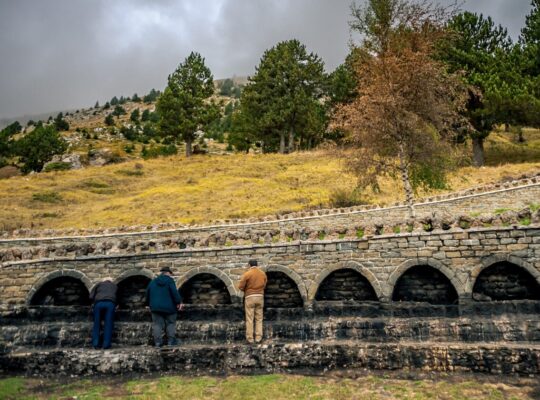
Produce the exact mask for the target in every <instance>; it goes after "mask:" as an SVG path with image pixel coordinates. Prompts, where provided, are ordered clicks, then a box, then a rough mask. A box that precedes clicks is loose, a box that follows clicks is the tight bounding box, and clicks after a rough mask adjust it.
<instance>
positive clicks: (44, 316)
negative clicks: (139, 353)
mask: <svg viewBox="0 0 540 400" xmlns="http://www.w3.org/2000/svg"><path fill="white" fill-rule="evenodd" d="M516 314H521V315H539V314H540V301H539V300H519V301H497V302H470V303H466V304H465V303H464V304H460V305H459V306H457V305H432V304H428V303H414V302H403V303H401V302H391V303H381V302H372V301H371V302H370V301H366V302H359V303H355V302H328V301H318V302H315V303H314V304H312V305H310V306H309V307H302V308H300V307H299V308H266V309H265V316H264V318H265V320H266V321H283V320H293V321H298V320H301V319H313V318H330V317H363V318H383V317H389V318H430V317H441V318H444V317H458V316H470V317H473V318H477V317H480V318H482V317H485V318H498V317H499V316H504V317H506V316H507V315H509V316H514V315H516ZM90 318H91V315H90V308H89V307H80V306H55V307H50V306H32V307H13V308H8V309H0V326H1V325H8V324H16V325H18V324H22V323H28V324H35V323H36V322H39V323H40V322H46V321H49V322H58V321H64V322H73V321H87V320H89V319H90ZM243 318H244V311H243V308H242V306H241V305H192V304H189V305H186V307H185V309H184V311H182V312H180V313H179V314H178V319H179V320H186V321H242V320H243ZM116 320H117V321H150V312H149V311H148V310H146V309H132V310H122V309H121V310H119V311H118V312H117V313H116Z"/></svg>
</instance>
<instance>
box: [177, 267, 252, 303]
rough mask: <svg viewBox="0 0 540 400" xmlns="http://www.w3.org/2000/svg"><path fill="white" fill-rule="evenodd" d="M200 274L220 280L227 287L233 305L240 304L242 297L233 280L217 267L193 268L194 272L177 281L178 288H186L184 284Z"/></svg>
mask: <svg viewBox="0 0 540 400" xmlns="http://www.w3.org/2000/svg"><path fill="white" fill-rule="evenodd" d="M200 274H209V275H213V276H215V277H216V278H218V279H219V280H220V281H222V282H223V284H224V285H225V288H226V289H227V292H228V293H229V296H230V301H231V303H238V302H240V298H241V296H240V295H239V292H238V290H237V289H236V287H235V285H234V283H233V281H232V280H231V278H230V277H229V276H228V275H227V274H226V273H224V272H223V271H221V270H219V269H217V268H215V267H197V268H193V269H192V270H190V271H188V273H186V274H185V275H183V276H182V277H181V278H180V279H178V280H177V281H176V287H177V288H178V289H179V290H180V289H181V288H182V286H184V284H186V283H187V282H188V281H189V280H190V279H192V278H194V277H195V276H197V275H200Z"/></svg>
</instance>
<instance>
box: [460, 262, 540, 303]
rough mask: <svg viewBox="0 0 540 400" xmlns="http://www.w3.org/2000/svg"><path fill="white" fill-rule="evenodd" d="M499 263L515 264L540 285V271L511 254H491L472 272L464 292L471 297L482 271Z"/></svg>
mask: <svg viewBox="0 0 540 400" xmlns="http://www.w3.org/2000/svg"><path fill="white" fill-rule="evenodd" d="M501 262H508V263H511V264H515V265H517V266H518V267H521V268H523V269H524V270H525V271H527V272H528V273H529V274H531V275H532V276H533V277H534V279H536V282H537V283H538V284H539V285H540V271H539V270H537V269H536V268H534V267H533V266H532V265H531V264H529V263H528V262H526V261H524V260H523V259H521V258H520V257H516V256H514V255H512V254H506V253H502V254H493V255H491V256H489V257H485V258H483V259H482V261H481V263H480V265H478V266H477V267H475V268H474V269H473V270H472V272H471V275H470V279H469V280H468V281H467V285H466V291H467V293H468V294H469V295H470V296H471V297H472V292H473V288H474V284H475V283H476V280H477V279H478V276H479V275H480V274H481V273H482V271H483V270H485V269H486V268H489V267H491V266H492V265H494V264H497V263H501Z"/></svg>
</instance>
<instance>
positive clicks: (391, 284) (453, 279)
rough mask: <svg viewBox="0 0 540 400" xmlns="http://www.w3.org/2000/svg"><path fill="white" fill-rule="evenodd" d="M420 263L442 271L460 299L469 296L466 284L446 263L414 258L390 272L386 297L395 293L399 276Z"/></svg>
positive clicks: (389, 297) (390, 297) (390, 296)
mask: <svg viewBox="0 0 540 400" xmlns="http://www.w3.org/2000/svg"><path fill="white" fill-rule="evenodd" d="M420 265H425V266H427V267H431V268H434V269H436V270H437V271H439V272H440V273H442V274H443V275H444V276H445V277H446V278H447V279H448V280H449V281H450V283H451V284H452V286H453V287H454V289H455V291H456V292H457V295H458V297H459V298H460V299H462V298H465V297H466V296H467V294H468V293H467V290H466V286H465V284H464V283H463V282H461V280H460V279H459V278H458V277H457V276H456V274H455V272H454V271H452V270H451V269H450V268H448V267H447V266H446V265H444V264H442V263H441V262H440V261H437V260H434V259H431V258H427V259H426V258H414V259H409V260H407V261H405V262H403V263H402V264H401V265H399V266H398V267H397V268H396V269H395V270H394V271H393V272H392V273H391V274H390V277H389V278H388V281H387V282H386V287H385V291H386V297H387V298H388V299H390V300H391V299H392V296H393V294H394V288H395V286H396V283H397V281H398V280H399V278H401V276H402V275H403V274H404V273H405V272H407V270H409V269H410V268H412V267H416V266H420Z"/></svg>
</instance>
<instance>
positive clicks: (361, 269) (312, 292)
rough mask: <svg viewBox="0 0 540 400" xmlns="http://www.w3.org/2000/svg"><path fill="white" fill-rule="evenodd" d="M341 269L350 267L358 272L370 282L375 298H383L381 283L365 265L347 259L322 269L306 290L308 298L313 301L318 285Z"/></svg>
mask: <svg viewBox="0 0 540 400" xmlns="http://www.w3.org/2000/svg"><path fill="white" fill-rule="evenodd" d="M341 269H351V270H354V271H356V272H358V273H359V274H360V275H362V276H363V277H364V278H365V279H367V281H368V282H369V283H370V285H371V288H372V289H373V290H374V291H375V295H376V296H377V299H379V300H381V299H384V298H385V293H384V292H383V290H382V287H381V284H380V282H379V280H378V279H377V277H376V276H375V275H374V274H373V272H371V271H370V270H369V269H368V268H367V267H365V266H364V265H362V264H360V263H358V262H355V261H348V262H345V263H340V264H336V265H333V266H331V267H328V268H326V269H325V270H323V271H322V272H321V273H320V274H319V275H318V276H317V278H316V279H315V281H314V282H313V283H312V284H311V286H310V287H309V290H308V300H309V301H313V300H315V296H316V295H317V291H318V290H319V286H320V285H321V283H322V282H323V281H324V280H325V279H326V278H327V277H328V276H329V275H330V274H332V273H334V272H336V271H339V270H341Z"/></svg>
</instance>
